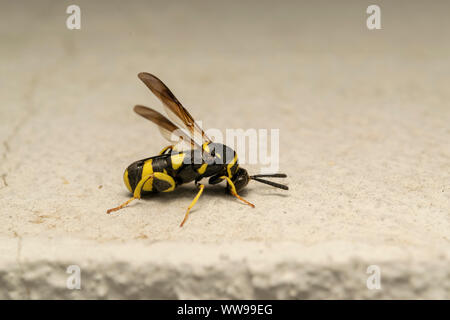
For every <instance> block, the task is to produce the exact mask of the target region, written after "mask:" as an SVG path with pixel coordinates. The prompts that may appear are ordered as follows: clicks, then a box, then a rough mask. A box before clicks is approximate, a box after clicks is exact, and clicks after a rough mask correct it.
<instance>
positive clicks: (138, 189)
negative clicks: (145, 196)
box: [106, 174, 153, 213]
mask: <svg viewBox="0 0 450 320" xmlns="http://www.w3.org/2000/svg"><path fill="white" fill-rule="evenodd" d="M151 177H153V174H151V175H148V176H146V177H144V178H142V179H141V180H140V181H139V183H138V185H137V186H136V188H135V189H134V194H133V197H132V198H131V199H129V200H127V201H125V202H124V203H122V204H121V205H120V206H118V207H115V208H112V209H109V210H107V211H106V213H111V212H114V211H117V210H120V209H122V208H124V207H126V206H127V205H128V204H129V203H130V202H131V201H133V200H134V199H140V198H141V189H142V186H143V185H144V183H145V182H146V181H147V180H148V179H149V178H151Z"/></svg>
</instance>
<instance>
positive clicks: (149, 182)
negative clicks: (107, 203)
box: [106, 172, 175, 213]
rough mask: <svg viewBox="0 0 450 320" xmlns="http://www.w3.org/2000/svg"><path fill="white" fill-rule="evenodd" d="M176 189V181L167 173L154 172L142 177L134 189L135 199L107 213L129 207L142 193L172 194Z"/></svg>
mask: <svg viewBox="0 0 450 320" xmlns="http://www.w3.org/2000/svg"><path fill="white" fill-rule="evenodd" d="M174 189H175V180H173V178H172V177H171V176H169V175H167V174H165V173H162V172H154V173H152V174H149V175H146V176H144V177H142V179H141V180H140V181H139V182H138V184H137V186H136V188H135V189H134V194H133V197H132V198H131V199H129V200H127V201H125V202H124V203H122V204H121V205H120V206H118V207H115V208H112V209H109V210H108V211H106V213H111V212H114V211H117V210H120V209H122V208H124V207H125V206H127V205H128V204H129V203H130V202H131V201H133V200H135V199H140V198H141V193H142V191H157V192H170V191H173V190H174Z"/></svg>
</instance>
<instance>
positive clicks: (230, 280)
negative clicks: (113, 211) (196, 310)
mask: <svg viewBox="0 0 450 320" xmlns="http://www.w3.org/2000/svg"><path fill="white" fill-rule="evenodd" d="M2 244H3V245H2V251H1V256H0V261H1V266H0V270H1V271H0V286H1V288H2V290H0V298H2V299H20V298H25V299H30V298H31V299H58V298H59V299H66V298H71V299H80V298H85V299H339V298H342V299H363V298H364V299H380V298H384V299H401V298H411V299H424V298H437V299H448V298H450V294H449V292H450V269H449V268H448V264H449V256H448V255H445V254H444V255H443V254H438V253H431V252H429V253H427V254H426V255H425V256H424V255H423V253H422V254H421V253H417V252H414V251H402V250H399V249H398V248H395V247H382V248H381V247H369V246H365V245H352V244H348V243H326V244H322V245H316V246H311V247H305V246H299V245H295V244H292V243H278V244H261V243H233V244H228V245H218V244H185V243H176V242H160V243H154V244H151V245H143V244H139V243H132V244H130V243H128V244H123V243H103V244H98V243H93V242H87V241H60V240H54V241H43V240H42V239H20V238H17V239H15V240H14V241H12V240H11V239H9V240H5V239H3V240H2ZM5 244H6V246H5ZM69 265H78V266H79V267H80V269H81V288H80V290H70V289H68V288H67V286H66V282H67V279H68V277H69V276H70V274H68V273H66V270H67V268H68V266H69ZM369 265H377V266H379V268H380V271H381V273H380V275H381V277H380V280H381V281H380V283H381V288H380V289H379V290H369V289H368V288H367V284H366V282H367V278H368V277H369V276H370V274H367V273H366V271H367V267H368V266H369Z"/></svg>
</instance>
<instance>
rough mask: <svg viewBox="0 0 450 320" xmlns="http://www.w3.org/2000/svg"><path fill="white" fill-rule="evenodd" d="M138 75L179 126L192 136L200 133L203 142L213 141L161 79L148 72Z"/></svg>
mask: <svg viewBox="0 0 450 320" xmlns="http://www.w3.org/2000/svg"><path fill="white" fill-rule="evenodd" d="M138 77H139V79H141V80H142V82H144V83H145V85H146V86H147V87H148V88H149V89H150V90H151V91H152V92H153V94H154V95H155V96H157V97H158V99H159V100H161V102H162V103H163V105H164V107H165V109H166V111H167V114H168V115H169V118H170V119H171V120H173V121H174V122H175V123H177V124H178V125H179V126H181V127H184V128H186V129H188V130H189V132H190V134H191V137H193V138H195V137H197V135H200V136H201V137H202V142H211V139H210V138H208V136H207V135H206V134H205V132H203V130H202V129H201V128H200V126H199V125H198V124H197V123H196V122H195V120H194V118H193V117H192V116H191V115H190V114H189V112H188V111H187V110H186V109H185V108H184V107H183V106H182V105H181V103H180V102H179V101H178V99H177V98H176V97H175V96H174V94H173V93H172V91H170V89H169V88H167V86H166V85H165V84H164V83H163V82H162V81H161V80H159V79H158V78H157V77H155V76H154V75H152V74H150V73H146V72H141V73H139V75H138Z"/></svg>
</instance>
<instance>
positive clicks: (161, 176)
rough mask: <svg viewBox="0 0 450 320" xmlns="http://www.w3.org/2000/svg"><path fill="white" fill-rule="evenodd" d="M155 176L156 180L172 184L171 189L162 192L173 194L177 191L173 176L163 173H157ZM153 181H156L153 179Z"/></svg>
mask: <svg viewBox="0 0 450 320" xmlns="http://www.w3.org/2000/svg"><path fill="white" fill-rule="evenodd" d="M154 175H155V179H158V180H164V181H166V182H168V183H169V184H170V187H169V188H168V189H166V190H164V191H162V192H171V191H173V190H174V189H175V180H173V178H172V177H171V176H169V175H168V174H165V173H162V172H155V173H154ZM152 180H154V179H152Z"/></svg>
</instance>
